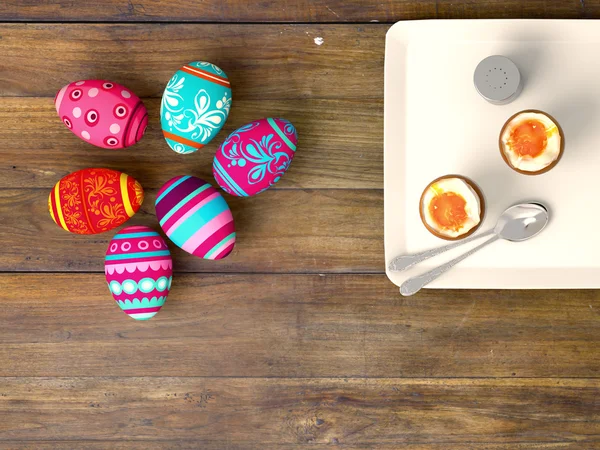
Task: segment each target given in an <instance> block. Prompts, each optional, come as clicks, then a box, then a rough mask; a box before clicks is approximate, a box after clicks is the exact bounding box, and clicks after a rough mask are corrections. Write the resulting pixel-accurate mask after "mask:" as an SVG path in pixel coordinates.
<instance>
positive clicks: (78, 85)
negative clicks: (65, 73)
mask: <svg viewBox="0 0 600 450" xmlns="http://www.w3.org/2000/svg"><path fill="white" fill-rule="evenodd" d="M54 106H55V107H56V112H57V113H58V117H60V120H62V121H63V123H64V124H65V126H66V127H67V128H68V129H69V130H71V132H72V133H73V134H74V135H75V136H77V137H78V138H80V139H83V140H84V141H85V142H89V143H90V144H93V145H95V146H96V147H102V148H109V149H119V148H125V147H129V146H131V145H133V144H135V143H136V142H138V141H139V140H140V139H141V138H142V136H143V135H144V133H145V132H146V127H147V126H148V112H147V111H146V107H145V106H144V104H143V103H142V101H141V100H140V98H139V97H138V96H137V95H135V94H134V93H133V92H132V91H131V90H129V89H127V88H126V87H125V86H121V85H120V84H117V83H113V82H112V81H106V80H81V81H75V82H73V83H71V84H68V85H66V86H64V87H63V88H62V89H61V90H60V91H58V93H57V94H56V98H55V99H54Z"/></svg>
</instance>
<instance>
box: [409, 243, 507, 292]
mask: <svg viewBox="0 0 600 450" xmlns="http://www.w3.org/2000/svg"><path fill="white" fill-rule="evenodd" d="M499 238H500V237H499V236H498V235H494V236H493V237H491V238H490V239H488V240H487V241H485V242H484V243H483V244H479V245H478V246H477V247H475V248H472V249H471V250H469V251H468V252H465V253H464V254H462V255H460V256H458V257H456V258H454V259H453V260H451V261H448V262H447V263H446V264H442V265H441V266H438V267H436V268H435V269H431V270H430V271H429V272H425V273H424V274H422V275H418V276H416V277H412V278H409V279H408V280H406V281H405V282H404V283H402V286H400V293H401V294H402V295H405V296H408V295H413V294H416V293H417V292H419V291H420V290H421V288H422V287H424V286H426V285H428V284H429V283H431V282H432V281H433V280H435V279H436V278H437V277H439V276H440V275H441V274H443V273H445V272H446V271H448V270H449V269H451V268H452V267H454V266H455V265H456V264H458V263H459V262H461V261H462V260H463V259H465V258H467V257H468V256H471V255H472V254H473V253H475V252H476V251H478V250H481V249H482V248H483V247H485V246H486V245H489V244H491V243H492V242H494V241H497V240H498V239H499Z"/></svg>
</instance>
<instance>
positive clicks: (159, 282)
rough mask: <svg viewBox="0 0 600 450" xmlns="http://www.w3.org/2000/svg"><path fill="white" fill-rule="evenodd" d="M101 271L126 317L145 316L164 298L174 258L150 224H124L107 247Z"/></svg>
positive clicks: (150, 314) (156, 308)
mask: <svg viewBox="0 0 600 450" xmlns="http://www.w3.org/2000/svg"><path fill="white" fill-rule="evenodd" d="M104 273H105V274H106V282H107V283H108V289H109V290H110V292H111V294H112V296H113V297H114V299H115V300H116V302H117V304H118V305H119V306H120V308H121V309H122V310H123V311H125V313H127V315H128V316H129V317H133V318H134V319H137V320H147V319H150V318H151V317H154V315H155V314H156V313H157V312H158V311H160V308H162V306H163V305H164V303H165V300H167V295H168V294H169V290H170V289H171V281H172V279H173V260H172V259H171V253H170V252H169V248H168V247H167V244H166V243H165V240H164V239H163V238H162V237H161V236H160V234H158V233H157V232H156V231H154V230H153V229H152V228H148V227H143V226H135V227H127V228H123V229H122V230H121V231H119V232H118V233H117V234H115V236H114V237H113V238H112V239H111V241H110V243H109V244H108V249H107V250H106V260H105V263H104Z"/></svg>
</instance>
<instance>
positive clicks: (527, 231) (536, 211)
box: [390, 203, 550, 296]
mask: <svg viewBox="0 0 600 450" xmlns="http://www.w3.org/2000/svg"><path fill="white" fill-rule="evenodd" d="M549 218H550V213H549V212H548V209H547V208H546V207H545V206H544V205H542V204H541V203H523V204H520V205H514V206H511V207H510V208H508V209H507V210H506V211H504V213H502V215H501V216H500V218H499V219H498V222H497V223H496V226H495V227H494V229H493V230H489V231H487V232H486V233H483V234H479V235H477V236H476V237H477V238H480V237H483V236H487V235H490V234H493V236H492V237H491V238H490V239H488V240H487V241H485V242H484V243H483V244H480V245H478V246H477V247H475V248H473V249H471V250H469V251H468V252H466V253H464V254H463V255H461V256H458V257H457V258H455V259H453V260H451V261H449V262H447V263H445V264H442V265H441V266H438V267H436V268H434V269H431V270H430V271H428V272H425V273H424V274H422V275H418V276H416V277H412V278H409V279H408V280H406V281H405V282H404V283H403V284H402V286H400V293H401V294H402V295H407V296H408V295H413V294H416V293H417V292H419V290H420V289H421V288H422V287H424V286H426V285H427V284H429V283H431V282H432V281H433V280H435V279H436V278H437V277H439V276H440V275H442V274H443V273H445V272H446V271H447V270H449V269H451V268H452V267H454V266H455V265H456V264H458V263H459V262H461V261H462V260H463V259H465V258H467V257H468V256H471V255H472V254H473V253H475V252H476V251H478V250H480V249H482V248H483V247H485V246H486V245H489V244H491V243H492V242H494V241H497V240H498V239H505V240H507V241H512V242H521V241H526V240H527V239H531V238H532V237H534V236H536V235H537V234H539V233H540V232H541V231H542V230H543V229H544V228H545V227H546V225H547V224H548V220H549ZM474 238H475V237H473V238H469V239H466V240H464V241H462V242H460V243H456V244H450V245H446V246H444V247H441V248H439V249H434V250H427V251H425V252H422V253H417V254H415V255H408V256H401V257H398V258H396V259H394V260H393V261H392V263H390V269H391V270H394V269H393V268H392V264H394V263H395V262H396V261H398V264H397V265H395V266H394V267H402V269H399V270H403V269H406V268H408V267H411V266H413V265H415V264H417V263H418V262H421V261H424V260H425V259H429V258H431V257H432V256H435V255H438V254H439V253H442V252H445V251H447V250H450V249H451V248H455V247H457V246H458V244H465V243H466V242H469V241H471V240H473V239H474ZM395 270H398V269H395Z"/></svg>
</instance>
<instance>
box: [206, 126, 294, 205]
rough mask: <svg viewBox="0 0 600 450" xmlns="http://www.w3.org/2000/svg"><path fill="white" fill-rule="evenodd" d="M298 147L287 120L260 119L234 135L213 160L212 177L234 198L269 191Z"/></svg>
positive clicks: (285, 169) (291, 127)
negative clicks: (234, 196)
mask: <svg viewBox="0 0 600 450" xmlns="http://www.w3.org/2000/svg"><path fill="white" fill-rule="evenodd" d="M297 144H298V133H297V132H296V128H294V125H292V124H291V123H290V122H288V121H287V120H285V119H271V118H268V119H261V120H257V121H255V122H252V123H249V124H247V125H244V126H243V127H241V128H238V129H237V130H235V131H234V132H233V133H231V134H230V135H229V136H228V137H227V139H225V142H223V143H222V144H221V146H220V147H219V149H218V150H217V153H216V154H215V158H214V160H213V174H214V176H215V180H216V181H217V183H218V184H219V186H221V188H222V189H223V190H224V191H225V192H227V193H228V194H231V195H236V196H239V197H248V196H251V195H256V194H260V193H261V192H263V191H265V190H267V189H269V188H270V187H271V186H273V185H274V184H275V183H277V182H278V181H279V179H280V178H281V177H282V176H283V174H284V173H285V172H286V171H287V170H288V168H289V167H290V164H291V162H292V159H293V158H294V154H295V153H296V145H297Z"/></svg>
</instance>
